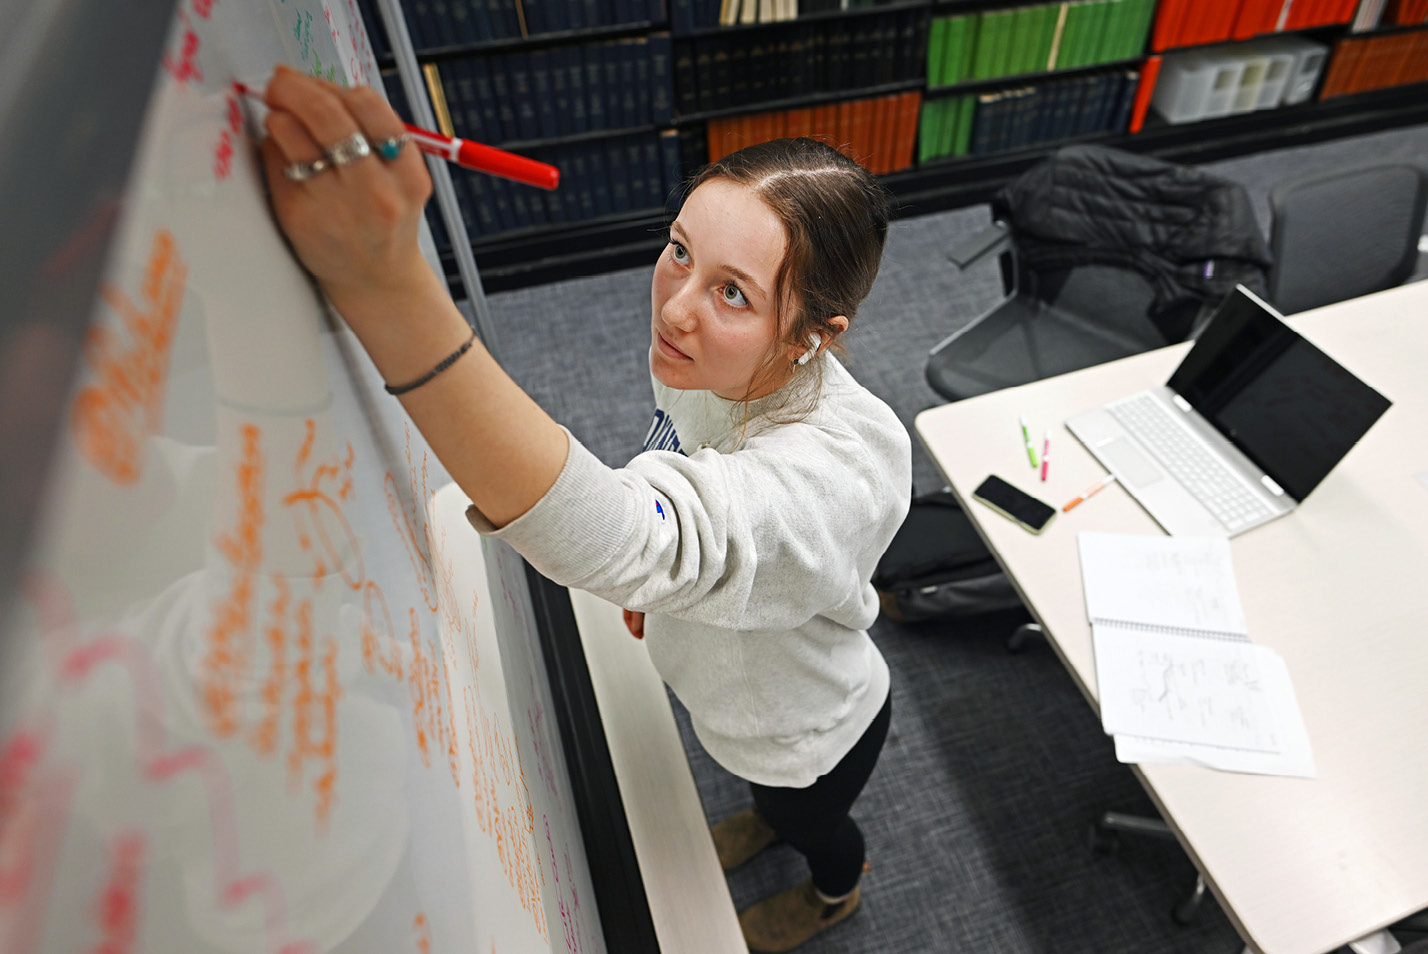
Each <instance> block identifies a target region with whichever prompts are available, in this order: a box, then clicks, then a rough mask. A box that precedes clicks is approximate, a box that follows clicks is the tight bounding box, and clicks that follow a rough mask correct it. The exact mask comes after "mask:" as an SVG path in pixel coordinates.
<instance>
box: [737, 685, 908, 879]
mask: <svg viewBox="0 0 1428 954" xmlns="http://www.w3.org/2000/svg"><path fill="white" fill-rule="evenodd" d="M891 721H892V694H891V693H889V694H888V698H887V701H886V702H884V703H883V707H882V710H881V711H879V712H878V714H877V716H876V717H875V718H874V719H873V723H872V725H870V726H868V729H867V731H866V732H864V733H863V737H862V738H860V739H859V740H858V741H857V743H856V744H855V745H854V746H853V747H852V748H851V749H849V750H848V754H847V755H845V756H843V758H842V759H841V760H840V761H839V762H838V764H837V765H835V766H833V768H832V769H831V770H830V771H829V772H828V774H826V775H821V776H819V777H818V779H817V780H816V781H815V782H814V783H813V784H812V785H810V786H808V787H807V788H770V787H769V786H766V785H756V784H754V783H753V782H750V783H749V788H750V789H751V790H752V791H753V793H754V805H756V806H757V807H758V810H759V814H760V815H762V816H763V817H764V820H765V821H767V822H768V823H769V825H770V826H771V827H772V828H773V830H774V831H776V832H778V836H779V837H780V838H782V839H783V840H784V841H786V842H788V843H789V844H790V845H792V846H793V847H794V848H796V849H797V850H798V851H799V852H800V853H801V854H802V855H803V856H804V857H805V858H807V859H808V868H809V870H810V871H811V872H812V874H813V886H814V887H815V888H817V889H818V890H819V891H821V892H823V893H824V894H825V895H827V896H828V897H830V898H841V897H842V896H843V895H845V894H847V893H848V892H849V891H852V890H853V888H854V887H856V886H857V884H858V878H859V877H860V876H861V875H862V873H863V857H864V855H863V833H862V832H861V831H859V830H858V825H857V823H856V822H854V821H853V819H852V818H851V817H850V816H849V815H848V810H849V809H850V808H852V807H853V801H854V800H855V799H856V798H857V797H858V793H859V792H861V791H862V790H863V786H864V785H866V784H867V782H868V778H869V776H871V775H872V774H873V766H875V765H877V763H878V753H880V752H881V751H882V749H883V741H884V740H886V739H887V735H888V723H889V722H891Z"/></svg>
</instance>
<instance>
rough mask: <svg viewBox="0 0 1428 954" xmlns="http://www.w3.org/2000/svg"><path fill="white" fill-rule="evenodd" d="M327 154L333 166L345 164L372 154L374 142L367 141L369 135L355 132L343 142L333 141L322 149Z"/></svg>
mask: <svg viewBox="0 0 1428 954" xmlns="http://www.w3.org/2000/svg"><path fill="white" fill-rule="evenodd" d="M322 151H323V152H325V153H326V154H327V159H328V161H329V162H330V163H332V165H333V166H345V165H347V163H349V162H353V161H355V160H357V159H361V158H363V157H364V156H370V155H371V154H372V144H371V143H370V142H368V141H367V137H366V136H364V135H362V134H361V133H359V132H355V133H353V134H352V135H350V136H348V137H347V138H346V139H344V140H342V141H341V142H336V143H333V144H332V145H330V146H328V147H327V148H326V149H324V150H322Z"/></svg>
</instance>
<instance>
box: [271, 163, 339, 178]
mask: <svg viewBox="0 0 1428 954" xmlns="http://www.w3.org/2000/svg"><path fill="white" fill-rule="evenodd" d="M332 165H333V163H331V162H328V161H327V160H326V159H314V160H313V161H312V162H294V163H292V164H291V165H287V166H283V175H285V176H287V177H288V178H289V179H291V180H292V181H294V182H306V181H307V180H309V179H311V178H312V177H313V176H315V175H317V174H318V173H319V172H322V171H323V170H324V169H328V168H331V167H332Z"/></svg>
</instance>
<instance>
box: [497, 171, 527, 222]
mask: <svg viewBox="0 0 1428 954" xmlns="http://www.w3.org/2000/svg"><path fill="white" fill-rule="evenodd" d="M492 181H493V182H494V183H496V184H497V185H498V187H499V188H501V189H503V190H504V191H505V193H506V196H507V198H508V199H509V201H510V203H511V218H512V220H513V221H514V222H515V225H514V226H512V228H517V229H528V228H530V227H531V226H532V225H533V224H534V220H533V219H532V218H531V207H530V200H529V196H527V194H526V193H527V192H528V191H529V189H530V186H526V185H522V184H520V183H519V182H512V181H511V180H509V179H499V178H494V177H493V180H492Z"/></svg>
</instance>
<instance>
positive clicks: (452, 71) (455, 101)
mask: <svg viewBox="0 0 1428 954" xmlns="http://www.w3.org/2000/svg"><path fill="white" fill-rule="evenodd" d="M440 73H441V88H442V91H443V94H444V95H445V96H446V111H447V112H448V113H450V114H451V128H452V132H453V133H455V134H456V135H457V136H460V137H461V138H463V139H475V140H478V141H484V137H485V135H486V134H485V132H484V131H483V130H482V129H481V108H480V107H479V106H477V105H476V82H475V80H473V79H472V77H471V63H470V61H469V60H442V62H441V65H440Z"/></svg>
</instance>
